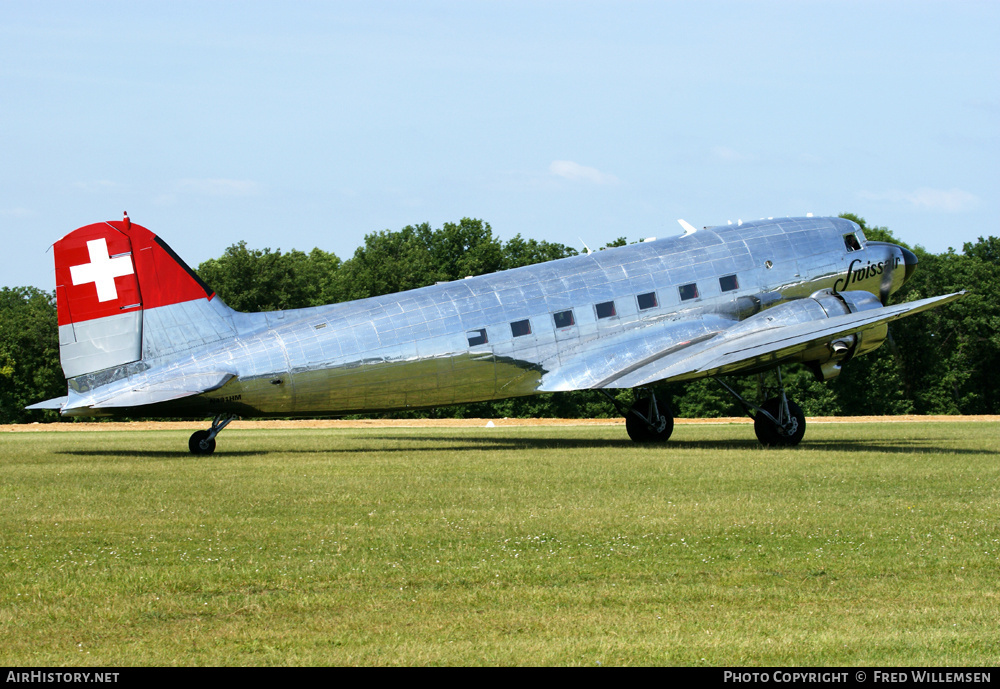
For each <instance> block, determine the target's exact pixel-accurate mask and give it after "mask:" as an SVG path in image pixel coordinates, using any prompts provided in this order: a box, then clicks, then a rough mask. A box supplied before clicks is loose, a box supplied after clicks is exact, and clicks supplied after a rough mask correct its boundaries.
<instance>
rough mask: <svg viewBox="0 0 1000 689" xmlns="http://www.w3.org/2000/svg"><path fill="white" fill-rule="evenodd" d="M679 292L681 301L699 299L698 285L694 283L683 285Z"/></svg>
mask: <svg viewBox="0 0 1000 689" xmlns="http://www.w3.org/2000/svg"><path fill="white" fill-rule="evenodd" d="M678 290H679V291H680V293H681V301H687V300H688V299H697V298H698V285H697V284H696V283H694V282H692V283H691V284H689V285H681V286H680V287H679V288H678Z"/></svg>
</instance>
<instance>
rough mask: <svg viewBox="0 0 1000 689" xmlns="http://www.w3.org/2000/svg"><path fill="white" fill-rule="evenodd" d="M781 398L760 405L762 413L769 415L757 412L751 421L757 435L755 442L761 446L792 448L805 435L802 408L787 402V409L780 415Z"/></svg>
mask: <svg viewBox="0 0 1000 689" xmlns="http://www.w3.org/2000/svg"><path fill="white" fill-rule="evenodd" d="M781 406H782V405H781V398H780V397H772V398H771V399H769V400H767V401H766V402H764V404H762V405H760V408H761V410H762V411H764V412H767V414H770V415H771V417H773V419H777V421H778V422H777V423H775V421H774V420H773V419H772V418H769V417H768V416H767V414H763V413H761V412H757V415H756V416H755V417H754V420H753V430H754V432H755V433H756V434H757V440H759V441H760V443H761V445H767V446H768V447H792V446H794V445H798V444H799V441H801V440H802V436H804V435H805V433H806V415H805V414H804V413H803V412H802V408H801V407H799V405H797V404H795V402H792V401H791V400H788V408H787V410H786V411H785V412H784V413H782V409H781Z"/></svg>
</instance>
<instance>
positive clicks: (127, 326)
mask: <svg viewBox="0 0 1000 689" xmlns="http://www.w3.org/2000/svg"><path fill="white" fill-rule="evenodd" d="M54 253H55V264H56V301H57V308H58V314H59V344H60V350H59V354H60V359H61V360H62V365H63V371H64V372H65V373H66V377H68V378H72V377H74V376H77V375H81V374H84V373H91V372H94V371H100V370H103V369H106V368H111V367H112V366H118V365H121V364H126V363H130V362H133V361H137V360H139V359H141V358H142V342H143V335H142V328H143V318H142V312H143V310H147V309H154V308H158V307H161V306H169V305H172V304H180V303H183V302H189V301H193V300H196V299H203V300H210V299H212V297H214V296H215V294H214V292H212V290H211V289H209V288H208V286H207V285H205V283H204V282H202V281H201V279H200V278H199V277H198V276H197V275H196V274H195V273H194V271H192V270H191V269H190V268H189V267H188V266H187V264H185V263H184V261H182V260H181V259H180V258H179V257H178V256H177V254H175V253H174V252H173V250H171V249H170V247H169V246H167V245H166V243H165V242H163V241H162V240H160V239H159V237H157V236H156V235H154V234H153V233H152V232H150V231H149V230H147V229H146V228H145V227H142V226H141V225H135V224H133V223H132V222H131V221H129V219H128V216H127V215H126V216H125V219H124V220H121V221H112V222H104V223H96V224H93V225H87V226H85V227H81V228H79V229H77V230H74V231H73V232H70V233H69V234H68V235H66V236H65V237H63V238H62V239H60V240H59V241H58V242H56V243H55V247H54Z"/></svg>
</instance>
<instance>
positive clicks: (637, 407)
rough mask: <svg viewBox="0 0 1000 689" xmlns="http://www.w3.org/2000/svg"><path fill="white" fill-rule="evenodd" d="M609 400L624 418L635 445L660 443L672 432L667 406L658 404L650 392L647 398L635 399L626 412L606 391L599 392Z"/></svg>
mask: <svg viewBox="0 0 1000 689" xmlns="http://www.w3.org/2000/svg"><path fill="white" fill-rule="evenodd" d="M600 392H602V393H604V395H605V396H606V397H607V398H608V399H609V400H611V403H612V404H614V405H615V408H616V409H618V412H619V413H620V414H622V416H624V417H625V430H626V431H627V432H628V437H629V438H631V439H632V440H633V442H637V443H662V442H666V441H667V439H668V438H670V434H671V433H673V430H674V417H673V416H672V415H671V414H670V409H668V408H667V405H665V404H660V403H659V401H658V400H657V399H656V395H655V394H654V393H653V391H652V390H649V391H648V396H647V397H645V398H641V399H637V400H636V401H635V402H634V403H633V404H632V407H631V409H628V410H627V411H626V410H625V409H624V408H623V407H622V406H621V404H620V403H619V402H618V400H616V399H615V398H614V397H612V396H611V394H610V393H608V392H607V391H606V390H600Z"/></svg>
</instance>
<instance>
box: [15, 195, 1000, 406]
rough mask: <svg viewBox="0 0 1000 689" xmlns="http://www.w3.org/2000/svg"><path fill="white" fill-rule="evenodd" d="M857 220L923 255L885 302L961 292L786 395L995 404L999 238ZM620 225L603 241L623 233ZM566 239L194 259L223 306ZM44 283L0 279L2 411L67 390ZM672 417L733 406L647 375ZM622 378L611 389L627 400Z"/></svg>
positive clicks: (325, 291) (339, 289) (461, 269)
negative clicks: (934, 248)
mask: <svg viewBox="0 0 1000 689" xmlns="http://www.w3.org/2000/svg"><path fill="white" fill-rule="evenodd" d="M842 217H846V218H850V219H851V220H853V221H855V222H857V223H858V224H859V225H861V227H862V229H863V230H864V231H865V234H866V236H867V237H868V239H870V240H876V241H888V242H893V243H895V244H900V245H902V246H906V247H907V248H909V249H910V250H912V251H913V252H914V253H916V255H917V257H918V258H919V261H920V265H919V266H918V268H917V270H916V272H915V273H914V274H913V276H912V277H911V278H910V280H909V281H908V282H907V283H906V284H905V285H904V286H903V288H902V289H901V290H900V291H899V292H897V293H896V294H895V295H893V302H894V303H898V302H905V301H912V300H914V299H921V298H924V297H929V296H936V295H939V294H945V293H949V292H955V291H958V290H961V289H966V290H968V291H969V294H968V295H967V296H966V297H965V298H963V299H960V300H958V301H957V302H954V303H952V304H950V305H948V306H945V307H942V308H939V309H932V310H930V311H927V312H924V313H922V314H918V315H916V316H913V317H910V318H904V319H902V320H899V321H896V322H894V323H892V324H890V326H889V334H890V337H889V338H888V340H887V341H886V342H885V343H884V344H883V345H882V346H881V347H880V348H879V349H878V350H876V351H875V352H872V353H870V354H867V355H864V356H861V357H858V358H857V359H854V360H852V361H850V362H848V363H847V364H846V365H845V366H844V369H843V372H842V373H841V374H840V375H839V376H838V377H837V378H835V379H834V380H832V381H829V382H827V383H820V382H817V381H815V380H814V378H813V376H812V373H811V372H810V371H809V370H807V369H806V368H805V367H803V366H797V365H795V366H787V367H783V369H782V374H783V381H784V384H785V387H786V390H787V391H788V393H789V395H790V396H791V397H793V398H794V399H796V400H797V401H798V403H799V404H800V406H801V407H802V408H803V410H804V411H805V413H806V414H807V415H811V416H836V415H885V414H892V415H896V414H998V413H1000V386H998V385H997V376H998V371H1000V239H998V238H997V237H993V236H991V237H987V238H986V239H983V238H982V237H980V238H979V239H978V240H977V241H976V242H967V243H965V244H964V245H963V247H962V251H961V252H957V251H955V250H954V249H949V250H948V251H946V252H944V253H940V254H933V253H930V252H927V251H925V250H923V249H922V248H921V247H919V246H918V247H910V246H907V245H906V244H905V243H904V242H902V241H900V240H899V239H897V238H896V237H894V236H893V235H892V233H891V232H890V231H889V230H888V229H887V228H885V227H874V226H868V225H867V223H865V221H864V219H863V218H860V217H857V216H855V215H852V214H849V213H848V214H844V215H843V216H842ZM625 243H626V239H625V238H624V237H619V238H617V239H615V240H613V241H611V242H608V244H607V245H605V247H604V248H606V247H612V246H621V245H623V244H625ZM577 253H578V252H577V250H576V249H574V248H572V247H569V246H566V245H564V244H559V243H553V242H547V241H542V240H535V239H525V238H523V237H521V235H517V236H515V237H513V238H512V239H510V240H508V241H506V242H502V241H501V240H500V239H499V238H497V237H496V236H495V235H494V234H493V231H492V228H491V227H490V225H489V223H486V222H484V221H482V220H475V219H469V218H465V219H463V220H461V221H460V222H458V223H445V224H444V225H443V226H442V227H441V228H438V229H434V228H432V227H431V226H430V225H429V224H427V223H424V224H421V225H415V226H407V227H404V228H403V229H401V230H398V231H391V230H384V231H381V232H373V233H371V234H369V235H367V236H366V237H365V241H364V244H363V245H362V246H360V247H358V248H357V249H356V250H355V252H354V255H353V256H351V257H350V258H348V259H346V260H341V259H340V258H338V257H337V256H336V255H335V254H333V253H329V252H326V251H323V250H321V249H318V248H316V249H313V250H312V251H310V252H309V253H305V252H302V251H296V250H291V251H287V252H282V251H281V250H280V249H275V250H271V249H270V248H265V249H253V248H250V247H248V246H247V245H246V242H243V241H241V242H238V243H237V244H233V245H232V246H230V247H229V248H227V249H226V250H225V252H224V253H223V254H222V256H220V257H218V258H213V259H209V260H207V261H205V262H204V263H202V264H201V265H199V266H198V269H197V272H198V274H199V275H200V276H201V277H202V279H203V280H204V281H205V282H206V283H207V284H208V285H210V286H211V287H212V288H213V289H214V290H215V291H216V292H217V294H218V295H219V297H221V298H222V299H223V301H225V302H226V304H228V305H229V306H231V307H232V308H234V309H237V310H239V311H272V310H277V309H294V308H302V307H308V306H318V305H321V304H329V303H335V302H341V301H348V300H352V299H361V298H365V297H374V296H379V295H383V294H390V293H393V292H399V291H402V290H407V289H414V288H417V287H423V286H426V285H431V284H434V283H435V282H439V281H444V280H458V279H461V278H464V277H466V276H468V275H482V274H485V273H491V272H495V271H498V270H506V269H509V268H517V267H520V266H525V265H530V264H533V263H539V262H542V261H550V260H554V259H557V258H564V257H567V256H573V255H576V254H577ZM58 349H59V348H58V329H57V327H56V307H55V295H54V294H53V293H48V292H45V291H43V290H39V289H37V288H35V287H13V288H10V287H4V288H2V289H0V423H24V422H30V421H40V420H54V419H55V418H56V415H55V413H54V412H44V413H40V412H28V411H26V410H25V409H24V407H25V406H26V405H28V404H31V403H33V402H38V401H40V400H43V399H48V398H51V397H59V396H61V395H65V394H66V383H65V380H64V378H63V374H62V369H61V368H60V365H59V352H58ZM729 384H730V385H731V386H733V387H735V389H737V390H739V391H740V392H741V394H744V396H746V397H748V398H749V399H758V398H759V396H758V394H757V393H758V390H757V388H758V387H759V386H760V385H762V384H765V385H766V384H767V382H766V381H765V382H764V383H762V382H761V381H760V380H759V379H758V378H757V377H756V376H745V377H742V378H736V379H734V380H730V381H729ZM658 392H659V393H660V394H661V395H662V396H663V399H667V400H669V403H670V406H671V408H672V409H673V412H674V413H675V414H676V415H677V416H680V417H713V416H739V415H741V414H742V413H743V411H742V409H741V408H740V407H739V406H738V404H737V403H736V402H735V401H734V399H733V397H732V396H731V395H730V394H729V393H728V392H726V391H725V390H723V389H722V388H721V387H720V386H718V385H717V384H715V382H714V381H711V380H699V381H692V382H689V383H685V384H665V385H661V386H658ZM632 394H633V393H632V392H631V391H627V390H626V391H620V392H619V393H618V398H619V399H620V401H621V402H623V403H625V404H628V403H629V402H630V401H631V399H632V397H631V396H632ZM616 415H617V412H616V411H615V409H614V408H613V407H612V405H611V404H610V403H609V402H608V401H607V400H606V399H605V398H603V397H602V396H600V395H599V394H597V393H594V392H591V391H579V392H567V393H555V394H547V395H538V396H533V397H522V398H516V399H510V400H500V401H497V402H486V403H477V404H466V405H459V406H455V407H442V408H436V409H428V410H421V411H407V412H399V413H395V414H393V416H429V417H462V416H466V417H493V418H498V417H517V416H525V417H566V418H592V417H606V416H616Z"/></svg>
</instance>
